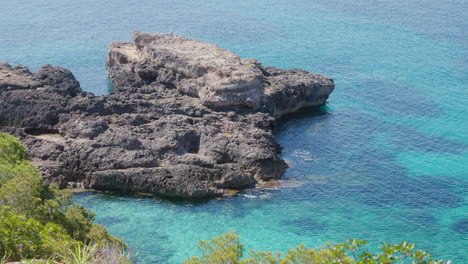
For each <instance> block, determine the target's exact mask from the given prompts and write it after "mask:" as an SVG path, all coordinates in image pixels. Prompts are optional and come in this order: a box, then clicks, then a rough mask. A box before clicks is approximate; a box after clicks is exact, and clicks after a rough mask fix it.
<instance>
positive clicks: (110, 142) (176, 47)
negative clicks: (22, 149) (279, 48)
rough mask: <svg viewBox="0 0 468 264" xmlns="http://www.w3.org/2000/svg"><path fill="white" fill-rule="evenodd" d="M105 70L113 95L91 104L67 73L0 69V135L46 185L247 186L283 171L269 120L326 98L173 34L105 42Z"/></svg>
mask: <svg viewBox="0 0 468 264" xmlns="http://www.w3.org/2000/svg"><path fill="white" fill-rule="evenodd" d="M107 68H108V71H109V78H110V79H111V81H112V83H113V85H114V91H113V92H112V93H111V94H109V95H104V96H95V95H93V94H91V93H87V92H84V91H82V89H81V88H80V85H79V83H78V81H76V79H75V78H74V76H73V74H72V73H71V72H70V71H68V70H67V69H64V68H61V67H52V66H50V65H44V66H43V67H41V68H40V69H39V70H38V71H37V72H35V73H32V72H30V71H29V70H28V69H27V68H26V67H23V66H16V67H13V66H11V65H9V64H6V63H1V64H0V131H4V132H9V133H12V134H14V135H16V136H18V137H20V138H21V141H22V142H23V143H24V144H25V145H26V146H27V147H28V149H29V151H30V155H31V160H32V161H33V163H35V164H36V165H37V166H38V167H39V169H40V170H41V171H42V173H43V174H44V175H45V182H48V183H52V182H55V183H58V184H59V185H61V186H62V187H65V186H67V185H69V184H71V185H74V186H81V187H85V188H93V189H104V190H118V191H132V192H145V193H154V194H161V195H166V196H173V197H207V196H217V195H222V194H223V193H225V192H226V190H228V189H242V188H248V187H252V186H255V184H256V183H259V182H263V181H268V180H269V179H276V178H279V177H281V175H282V174H283V172H284V169H285V168H286V167H287V166H286V164H285V162H284V161H283V160H282V159H280V158H279V154H280V151H281V147H280V146H279V145H278V144H277V143H276V141H275V138H274V135H273V128H274V125H275V119H277V118H279V117H281V116H283V115H285V114H288V113H291V112H294V111H296V110H298V109H300V108H302V107H310V106H320V105H323V104H325V102H326V100H327V98H328V96H329V94H330V93H331V92H332V91H333V89H334V83H333V80H332V79H331V78H329V77H326V76H323V75H318V74H312V73H308V72H306V71H303V70H299V69H293V70H281V69H277V68H273V67H263V66H262V65H261V64H260V63H259V62H257V61H256V60H254V59H241V58H239V56H237V55H236V54H235V53H233V52H230V51H227V50H224V49H222V48H219V47H218V46H216V45H213V44H208V43H204V42H201V41H197V40H191V39H188V38H184V37H180V36H176V35H173V34H149V33H140V32H135V33H134V35H133V42H132V43H126V42H114V43H111V44H110V51H109V55H108V57H107Z"/></svg>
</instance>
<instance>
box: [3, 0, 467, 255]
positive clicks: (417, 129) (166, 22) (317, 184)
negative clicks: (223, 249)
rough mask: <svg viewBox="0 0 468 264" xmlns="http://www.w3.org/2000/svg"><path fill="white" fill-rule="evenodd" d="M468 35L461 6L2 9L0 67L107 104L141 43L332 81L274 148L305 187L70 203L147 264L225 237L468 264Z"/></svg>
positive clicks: (362, 0) (128, 3)
mask: <svg viewBox="0 0 468 264" xmlns="http://www.w3.org/2000/svg"><path fill="white" fill-rule="evenodd" d="M467 21H468V3H467V1H466V0H445V1H435V0H412V1H404V0H395V1H384V0H359V1H356V0H309V1H305V0H289V1H278V0H268V1H267V0H256V1H221V0H206V1H193V0H192V1H181V0H177V1H174V0H171V1H169V0H166V1H162V0H140V1H136V0H125V1H124V0H114V1H94V0H82V1H63V0H61V1H58V0H57V1H55V0H34V1H32V0H23V1H7V0H0V61H8V62H11V63H21V64H24V65H28V66H31V68H32V69H33V70H35V69H37V68H38V67H39V66H40V65H41V64H44V63H50V64H53V65H61V66H65V67H67V68H69V69H71V70H72V71H73V72H74V74H75V76H76V77H77V78H78V79H79V81H80V82H81V84H82V87H83V88H84V89H85V90H88V91H92V92H94V93H96V94H104V93H106V92H107V76H106V70H105V56H106V52H107V45H108V43H109V42H111V41H128V40H130V36H131V32H132V31H133V30H140V31H148V32H175V33H177V34H182V35H186V36H189V37H192V38H196V39H201V40H205V41H209V42H213V43H217V44H219V45H220V46H222V47H225V48H228V49H230V50H233V51H235V52H237V53H239V54H240V55H241V56H242V57H252V58H257V59H259V60H260V61H262V62H263V63H264V64H265V65H273V66H278V67H284V68H293V67H297V68H303V69H306V70H309V71H312V72H317V73H323V74H327V75H330V76H332V77H334V78H335V80H336V85H337V88H336V90H335V92H334V93H333V94H332V96H331V98H330V100H329V104H328V106H327V107H326V108H324V109H323V114H320V115H317V114H312V113H303V114H302V115H296V116H294V117H292V118H291V119H290V120H289V121H287V122H285V123H284V124H283V125H282V127H281V129H280V130H279V131H278V133H277V136H278V140H279V142H280V143H281V144H282V145H283V146H284V151H283V154H282V156H283V158H284V159H286V160H288V161H289V162H290V163H291V165H292V166H291V168H290V169H288V170H287V172H286V175H285V178H286V179H289V180H290V182H291V183H292V184H293V185H295V186H297V187H291V188H284V189H280V190H274V191H272V190H270V191H268V190H250V191H247V192H244V193H242V194H241V195H239V196H237V197H233V198H230V199H227V200H221V201H220V200H212V201H206V202H201V203H195V204H194V203H175V202H171V201H165V200H161V199H145V198H134V197H133V198H132V197H116V196H110V195H104V194H94V193H81V194H77V195H76V196H75V198H76V200H77V201H78V202H80V203H81V204H83V205H85V206H87V207H89V208H92V209H93V210H95V211H96V213H97V222H99V223H102V224H104V225H105V226H107V227H108V228H109V229H110V230H111V232H112V233H113V234H114V235H117V236H124V237H125V239H126V241H127V242H128V243H129V244H130V245H132V246H133V247H134V248H135V249H137V250H139V251H140V258H139V259H140V260H141V261H144V262H145V263H180V262H181V261H183V260H184V259H186V258H187V257H188V256H190V255H194V254H197V253H198V252H197V250H196V245H197V242H198V240H199V239H208V238H212V237H214V236H217V235H219V234H222V233H224V232H227V231H230V230H236V231H237V232H238V233H239V234H240V235H241V236H242V240H243V242H244V243H245V244H246V246H247V247H248V248H255V249H258V250H272V251H284V250H286V249H288V248H291V247H294V246H295V245H297V244H298V243H300V242H305V243H306V244H307V245H308V246H320V245H322V244H323V243H324V242H325V241H337V242H338V241H342V240H345V239H347V238H360V239H367V240H369V241H370V242H378V241H388V242H399V241H401V240H409V241H412V242H415V243H417V244H418V245H419V246H420V247H422V248H424V249H427V250H430V251H431V252H433V253H434V254H435V255H436V256H437V257H440V258H445V259H451V260H453V262H454V263H468V250H467V249H468V206H467V186H468V101H467V99H468V68H467V66H468V36H467V32H468V23H467Z"/></svg>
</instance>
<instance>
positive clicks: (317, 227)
mask: <svg viewBox="0 0 468 264" xmlns="http://www.w3.org/2000/svg"><path fill="white" fill-rule="evenodd" d="M281 223H282V224H283V225H285V226H286V229H287V230H288V231H290V232H293V233H295V234H298V235H304V234H305V233H311V234H318V233H323V232H325V231H326V229H327V225H326V224H323V223H320V222H318V221H317V220H315V219H313V218H310V217H308V218H301V219H296V220H288V221H282V222H281Z"/></svg>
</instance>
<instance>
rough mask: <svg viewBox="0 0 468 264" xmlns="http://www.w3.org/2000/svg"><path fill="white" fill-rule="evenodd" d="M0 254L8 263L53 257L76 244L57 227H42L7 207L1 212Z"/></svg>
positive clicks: (50, 225) (0, 210)
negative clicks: (12, 260)
mask: <svg viewBox="0 0 468 264" xmlns="http://www.w3.org/2000/svg"><path fill="white" fill-rule="evenodd" d="M0 241H1V243H0V252H1V253H3V255H5V256H8V258H9V259H15V260H18V259H23V258H32V257H36V256H53V255H54V254H56V253H59V252H64V251H65V250H66V249H67V248H68V247H70V246H72V245H73V244H75V243H77V241H75V240H73V239H72V238H71V237H70V236H68V235H67V234H66V232H65V230H64V229H63V228H62V227H61V226H59V225H57V224H54V223H47V224H45V225H43V224H41V223H40V222H39V221H37V220H35V219H34V218H28V217H26V216H24V215H18V214H15V213H13V212H12V211H11V210H9V208H8V207H4V208H2V209H0Z"/></svg>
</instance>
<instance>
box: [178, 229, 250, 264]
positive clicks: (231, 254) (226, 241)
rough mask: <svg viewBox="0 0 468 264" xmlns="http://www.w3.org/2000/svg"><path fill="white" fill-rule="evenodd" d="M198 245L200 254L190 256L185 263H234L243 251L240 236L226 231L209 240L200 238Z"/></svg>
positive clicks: (237, 261)
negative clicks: (198, 255) (199, 255)
mask: <svg viewBox="0 0 468 264" xmlns="http://www.w3.org/2000/svg"><path fill="white" fill-rule="evenodd" d="M198 247H199V249H200V250H201V251H202V256H201V257H192V258H190V259H189V260H187V261H186V262H185V264H201V263H203V264H216V263H223V264H236V263H240V259H241V258H242V253H243V251H244V246H243V245H241V244H240V238H239V237H238V236H237V235H236V234H234V233H226V234H224V235H222V236H219V237H216V238H213V239H212V240H210V241H204V240H202V241H200V245H199V246H198Z"/></svg>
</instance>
